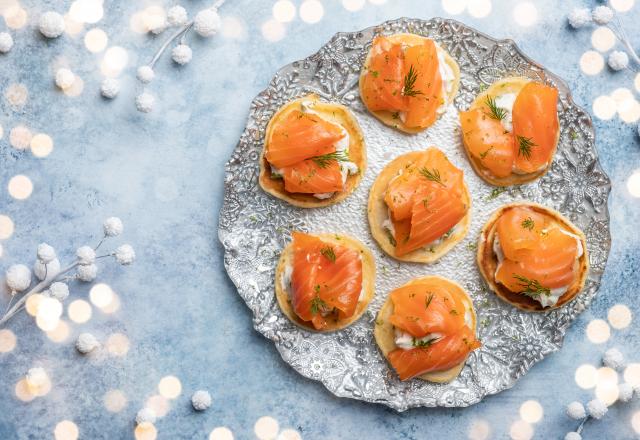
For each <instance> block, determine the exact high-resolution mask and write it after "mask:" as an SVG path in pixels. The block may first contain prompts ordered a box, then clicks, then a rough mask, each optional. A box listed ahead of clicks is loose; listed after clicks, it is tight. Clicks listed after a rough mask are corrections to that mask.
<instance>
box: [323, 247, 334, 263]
mask: <svg viewBox="0 0 640 440" xmlns="http://www.w3.org/2000/svg"><path fill="white" fill-rule="evenodd" d="M320 253H321V254H322V255H323V256H324V257H325V258H326V259H327V260H329V261H331V262H332V263H335V262H336V253H335V252H334V251H333V248H332V247H331V246H326V247H323V248H322V249H320Z"/></svg>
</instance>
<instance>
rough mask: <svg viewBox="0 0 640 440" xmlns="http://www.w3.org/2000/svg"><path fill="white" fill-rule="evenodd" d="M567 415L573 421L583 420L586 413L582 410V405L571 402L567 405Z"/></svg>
mask: <svg viewBox="0 0 640 440" xmlns="http://www.w3.org/2000/svg"><path fill="white" fill-rule="evenodd" d="M567 415H568V416H569V417H571V418H572V419H574V420H580V419H584V418H585V416H586V415H587V412H586V411H585V409H584V405H582V403H580V402H571V403H570V404H568V405H567Z"/></svg>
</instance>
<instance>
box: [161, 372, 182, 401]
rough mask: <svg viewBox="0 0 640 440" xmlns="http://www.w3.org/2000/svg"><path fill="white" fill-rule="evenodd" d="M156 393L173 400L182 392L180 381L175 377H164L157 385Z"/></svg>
mask: <svg viewBox="0 0 640 440" xmlns="http://www.w3.org/2000/svg"><path fill="white" fill-rule="evenodd" d="M158 392H159V393H160V395H161V396H163V397H166V398H167V399H175V398H176V397H178V396H179V395H180V393H181V392H182V384H181V383H180V379H178V378H177V377H175V376H165V377H163V378H162V379H160V382H159V383H158Z"/></svg>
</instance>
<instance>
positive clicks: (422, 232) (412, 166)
mask: <svg viewBox="0 0 640 440" xmlns="http://www.w3.org/2000/svg"><path fill="white" fill-rule="evenodd" d="M469 204H470V198H469V194H468V191H467V187H466V185H465V183H464V176H463V172H462V170H460V169H458V168H456V167H455V166H454V165H453V164H452V163H451V162H450V161H449V159H448V158H447V156H446V155H445V154H444V153H443V152H442V151H440V150H439V149H437V148H435V147H431V148H428V149H427V150H424V151H415V152H411V153H408V154H405V155H403V156H400V157H398V158H397V159H395V160H394V161H392V162H391V163H390V164H389V165H387V167H385V169H384V170H383V171H382V172H381V173H380V175H379V176H378V178H377V179H376V181H375V182H374V184H373V186H372V188H371V193H370V195H369V207H368V209H369V223H370V227H371V230H372V234H373V236H374V238H376V240H377V241H378V243H379V244H380V245H381V247H382V248H383V249H384V250H385V251H386V252H387V253H389V254H390V255H392V256H393V257H395V258H398V259H400V260H406V261H416V262H430V261H433V260H434V259H435V258H437V257H439V256H440V255H441V254H442V253H444V252H446V250H448V248H449V247H450V245H452V244H455V242H456V241H458V240H459V239H461V238H462V237H463V236H464V234H465V233H466V227H467V225H468V215H467V214H468V212H469Z"/></svg>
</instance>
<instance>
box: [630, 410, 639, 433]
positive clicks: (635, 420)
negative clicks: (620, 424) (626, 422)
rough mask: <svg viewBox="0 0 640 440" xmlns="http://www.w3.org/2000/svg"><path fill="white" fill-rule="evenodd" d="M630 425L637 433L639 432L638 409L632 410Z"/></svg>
mask: <svg viewBox="0 0 640 440" xmlns="http://www.w3.org/2000/svg"><path fill="white" fill-rule="evenodd" d="M631 427H632V428H633V430H634V431H635V432H636V433H637V434H640V411H636V412H634V413H633V415H632V416H631Z"/></svg>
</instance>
